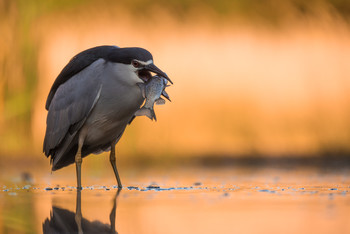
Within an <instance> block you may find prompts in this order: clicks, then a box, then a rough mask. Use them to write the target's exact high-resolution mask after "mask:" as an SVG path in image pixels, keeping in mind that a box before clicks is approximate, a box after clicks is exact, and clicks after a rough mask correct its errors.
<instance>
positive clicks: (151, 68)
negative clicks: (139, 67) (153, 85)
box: [144, 63, 173, 83]
mask: <svg viewBox="0 0 350 234" xmlns="http://www.w3.org/2000/svg"><path fill="white" fill-rule="evenodd" d="M144 69H146V70H148V71H150V72H154V73H156V74H157V75H160V76H162V77H164V78H165V79H167V80H168V81H170V83H173V82H172V81H171V80H170V78H169V77H168V75H167V74H166V73H164V72H162V70H160V69H159V68H158V67H157V66H156V65H154V64H153V63H151V64H149V65H146V66H145V67H144Z"/></svg>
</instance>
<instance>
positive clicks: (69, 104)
mask: <svg viewBox="0 0 350 234" xmlns="http://www.w3.org/2000/svg"><path fill="white" fill-rule="evenodd" d="M135 61H136V62H137V61H140V62H142V64H141V65H142V66H141V65H140V64H138V65H140V67H135V72H131V70H130V67H131V64H133V62H135ZM150 61H151V63H144V62H150ZM136 65H137V64H134V66H136ZM132 68H134V67H132ZM150 71H152V72H156V73H158V74H159V75H162V76H164V77H166V78H167V79H169V78H168V77H167V76H166V74H165V73H163V72H162V71H161V70H159V69H158V68H157V67H156V66H154V64H153V57H152V55H151V53H150V52H148V51H147V50H145V49H142V48H137V47H132V48H119V47H116V46H99V47H95V48H91V49H88V50H86V51H83V52H81V53H79V54H78V55H76V56H75V57H73V58H72V59H71V61H70V62H69V63H68V64H67V65H66V66H65V67H64V68H63V70H62V72H61V73H60V74H59V75H58V77H57V78H56V80H55V82H54V83H53V85H52V88H51V90H50V93H49V95H48V98H47V102H46V109H47V110H48V116H47V121H46V123H47V128H46V134H45V139H44V145H43V151H44V153H45V155H46V156H47V157H49V156H51V163H52V170H53V171H55V170H58V169H60V168H62V167H65V166H68V165H69V164H72V163H74V162H75V160H76V159H75V155H76V154H77V151H78V145H79V144H78V143H79V141H82V142H83V145H82V148H81V157H85V156H87V155H89V154H91V153H100V152H102V151H107V150H110V148H111V147H113V149H114V145H115V144H116V143H117V142H118V141H119V139H120V138H121V136H122V134H123V132H124V130H125V128H126V126H127V125H128V123H130V122H131V121H132V120H133V118H134V113H135V112H136V111H137V110H138V109H139V107H140V105H141V104H142V102H143V101H144V98H143V97H142V95H141V91H140V89H139V87H138V86H137V85H136V83H138V82H142V81H147V79H149V78H150V77H151V74H150V73H149V72H150ZM115 170H116V169H115ZM115 172H116V171H115ZM118 184H119V182H118Z"/></svg>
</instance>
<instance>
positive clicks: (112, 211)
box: [109, 188, 122, 233]
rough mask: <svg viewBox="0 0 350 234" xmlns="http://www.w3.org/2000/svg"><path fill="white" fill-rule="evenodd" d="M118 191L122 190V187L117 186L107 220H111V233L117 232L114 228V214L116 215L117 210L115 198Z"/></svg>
mask: <svg viewBox="0 0 350 234" xmlns="http://www.w3.org/2000/svg"><path fill="white" fill-rule="evenodd" d="M120 191H122V189H121V188H118V191H117V193H116V194H115V197H114V199H113V208H112V210H111V213H110V215H109V221H110V222H111V230H112V231H113V233H118V232H116V230H115V216H116V212H117V199H118V196H119V193H120Z"/></svg>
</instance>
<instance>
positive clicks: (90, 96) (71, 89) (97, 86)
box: [43, 59, 105, 156]
mask: <svg viewBox="0 0 350 234" xmlns="http://www.w3.org/2000/svg"><path fill="white" fill-rule="evenodd" d="M104 66H105V60H104V59H98V60H96V61H95V62H93V63H92V64H91V65H90V66H88V67H86V68H85V69H83V70H82V71H80V72H79V73H77V74H75V75H74V76H73V77H71V78H70V79H69V80H67V81H66V82H65V83H63V84H61V85H60V86H59V87H58V89H57V91H56V93H55V95H54V97H53V99H52V102H51V104H50V106H49V113H48V115H47V120H46V124H47V127H46V135H45V139H44V147H43V150H44V152H45V154H46V155H47V156H48V155H50V154H51V155H52V152H51V151H52V150H55V149H56V147H59V146H60V144H61V142H62V140H63V139H64V138H65V137H66V135H67V134H71V135H72V134H75V133H74V132H77V131H78V130H79V129H80V127H81V126H82V123H84V122H85V120H86V118H87V117H88V116H89V114H90V112H91V110H92V109H93V107H94V106H95V104H96V102H97V101H98V98H99V95H100V92H101V88H102V82H101V76H102V73H103V67H104ZM72 128H73V131H74V132H72Z"/></svg>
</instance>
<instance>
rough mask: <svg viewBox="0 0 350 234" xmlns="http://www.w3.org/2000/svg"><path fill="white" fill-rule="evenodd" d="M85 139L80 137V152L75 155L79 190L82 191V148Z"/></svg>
mask: <svg viewBox="0 0 350 234" xmlns="http://www.w3.org/2000/svg"><path fill="white" fill-rule="evenodd" d="M83 142H84V141H83V138H81V137H79V144H78V151H77V154H76V155H75V166H76V169H77V189H78V190H81V189H82V187H81V164H82V162H83V159H82V157H81V148H82V147H83Z"/></svg>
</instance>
